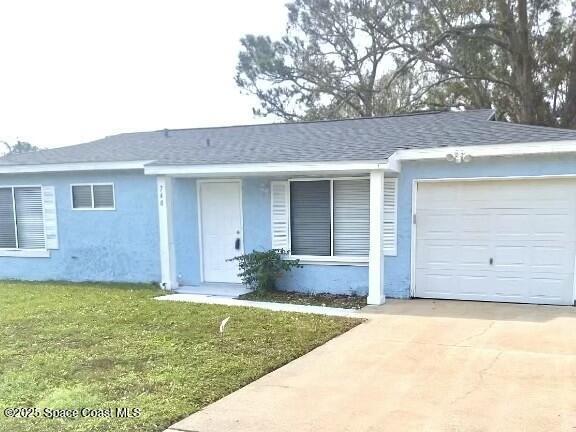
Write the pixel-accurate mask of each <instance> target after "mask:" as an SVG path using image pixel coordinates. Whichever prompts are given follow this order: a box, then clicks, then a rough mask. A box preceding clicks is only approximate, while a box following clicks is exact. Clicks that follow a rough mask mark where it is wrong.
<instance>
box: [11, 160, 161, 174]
mask: <svg viewBox="0 0 576 432" xmlns="http://www.w3.org/2000/svg"><path fill="white" fill-rule="evenodd" d="M150 162H152V161H130V162H80V163H66V164H41V165H40V164H39V165H2V164H0V174H20V173H44V172H70V171H116V170H143V169H144V166H145V165H146V164H148V163H150Z"/></svg>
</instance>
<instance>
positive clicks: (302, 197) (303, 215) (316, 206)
mask: <svg viewBox="0 0 576 432" xmlns="http://www.w3.org/2000/svg"><path fill="white" fill-rule="evenodd" d="M330 201H331V200H330V181H326V180H322V181H297V182H291V184H290V219H291V221H290V222H291V233H292V245H291V253H292V254H293V255H315V256H330V254H331V239H330V231H331V226H330V218H331V217H330Z"/></svg>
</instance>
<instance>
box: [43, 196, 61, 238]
mask: <svg viewBox="0 0 576 432" xmlns="http://www.w3.org/2000/svg"><path fill="white" fill-rule="evenodd" d="M42 201H43V204H44V233H45V236H46V249H58V248H59V245H58V219H57V214H56V190H55V189H54V186H43V187H42Z"/></svg>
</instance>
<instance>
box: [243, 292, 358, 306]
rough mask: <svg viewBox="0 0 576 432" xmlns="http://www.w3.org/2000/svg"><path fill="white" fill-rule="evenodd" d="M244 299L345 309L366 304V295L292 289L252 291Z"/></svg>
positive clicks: (244, 295)
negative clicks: (313, 292) (295, 290)
mask: <svg viewBox="0 0 576 432" xmlns="http://www.w3.org/2000/svg"><path fill="white" fill-rule="evenodd" d="M238 298H240V299H242V300H252V301H264V302H274V303H292V304H300V305H308V306H326V307H336V308H344V309H361V308H363V307H364V306H366V296H348V295H341V294H328V293H322V294H304V293H298V292H290V291H269V292H256V291H252V292H249V293H247V294H242V295H241V296H240V297H238Z"/></svg>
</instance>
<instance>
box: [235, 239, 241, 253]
mask: <svg viewBox="0 0 576 432" xmlns="http://www.w3.org/2000/svg"><path fill="white" fill-rule="evenodd" d="M234 249H236V250H240V237H238V238H237V239H236V242H235V243H234Z"/></svg>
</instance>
